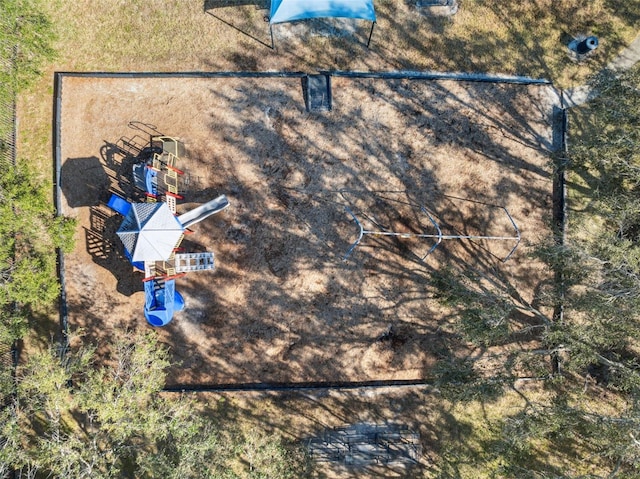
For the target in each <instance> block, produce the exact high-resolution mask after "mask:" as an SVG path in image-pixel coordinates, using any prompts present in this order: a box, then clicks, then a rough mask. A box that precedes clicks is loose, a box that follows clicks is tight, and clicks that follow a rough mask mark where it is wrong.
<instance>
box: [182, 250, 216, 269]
mask: <svg viewBox="0 0 640 479" xmlns="http://www.w3.org/2000/svg"><path fill="white" fill-rule="evenodd" d="M175 267H176V273H188V272H190V271H206V270H212V269H214V268H215V263H214V257H213V253H210V252H208V253H181V254H176V255H175Z"/></svg>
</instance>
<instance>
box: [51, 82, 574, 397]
mask: <svg viewBox="0 0 640 479" xmlns="http://www.w3.org/2000/svg"><path fill="white" fill-rule="evenodd" d="M319 73H320V74H324V75H330V76H342V77H348V78H373V79H385V80H391V79H409V80H456V81H474V82H486V83H511V84H523V85H551V84H552V83H551V82H550V81H549V80H544V79H533V78H528V77H519V76H499V75H495V76H494V75H483V74H470V73H437V72H411V71H399V72H377V73H375V72H372V73H369V72H344V71H320V72H319ZM308 76H309V74H307V73H302V72H242V71H240V72H56V73H55V75H54V95H53V111H54V121H53V159H54V193H53V194H54V201H55V205H56V211H57V214H58V215H61V211H62V210H61V195H62V190H61V178H60V170H61V165H62V158H61V145H60V141H61V135H60V131H61V102H62V94H63V80H64V78H65V77H74V78H78V77H80V78H305V77H308ZM554 118H555V119H556V120H557V119H558V118H560V119H561V121H560V123H558V125H560V128H561V130H560V132H561V141H560V147H559V148H560V150H561V151H562V152H563V154H562V158H563V159H564V158H566V129H567V115H566V110H565V109H562V110H561V112H560V116H557V115H554ZM554 128H555V124H554ZM565 166H566V163H565V162H563V163H562V168H558V170H557V174H556V177H555V178H554V184H553V189H554V191H553V195H554V199H555V198H556V195H557V194H559V197H560V199H559V200H558V202H557V205H558V207H556V201H554V209H553V218H554V223H555V224H561V225H562V228H561V229H562V238H563V240H564V228H565V221H566V214H565V209H566V201H565V197H566V187H565V182H564V181H565V180H564V168H565ZM557 192H560V193H557ZM558 222H559V223H558ZM57 255H58V275H59V279H60V327H61V330H62V339H61V344H60V351H61V355H64V354H65V353H66V351H67V350H68V346H69V344H68V327H69V324H68V309H67V301H66V288H65V271H64V255H63V254H62V251H61V250H58V251H57ZM560 307H561V308H562V305H560ZM520 379H523V380H531V379H532V378H520ZM538 379H539V378H538ZM536 380H537V379H536ZM400 387H429V388H433V387H434V386H433V384H432V383H431V382H430V381H427V380H425V379H414V380H388V381H355V382H353V381H351V382H344V381H343V382H333V381H326V382H300V383H269V382H258V383H235V384H231V383H227V384H176V385H170V386H166V387H165V388H163V389H162V391H163V392H185V393H186V392H192V393H196V392H278V391H280V392H286V391H305V390H358V389H381V388H400Z"/></svg>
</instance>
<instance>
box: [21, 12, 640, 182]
mask: <svg viewBox="0 0 640 479" xmlns="http://www.w3.org/2000/svg"><path fill="white" fill-rule="evenodd" d="M43 3H45V4H44V6H43V7H44V8H45V9H46V11H47V12H48V13H49V14H50V15H51V18H52V19H53V22H54V25H55V28H56V31H57V33H58V37H59V42H58V44H57V49H58V51H59V52H60V56H59V58H58V60H57V61H56V62H55V63H54V64H52V65H50V67H49V69H48V70H47V71H46V72H45V76H44V77H43V80H42V81H41V82H40V83H39V85H37V86H36V87H35V88H34V90H33V91H32V92H31V93H30V94H26V95H24V97H23V99H22V102H21V105H20V112H19V117H20V146H21V149H20V151H21V154H22V155H23V156H24V157H26V158H30V159H31V160H32V161H34V162H36V163H37V164H38V165H40V166H41V167H42V169H43V171H46V169H47V168H48V165H49V154H50V153H49V152H50V151H51V148H50V136H51V128H50V124H51V103H50V98H51V74H52V72H53V71H55V70H57V71H193V70H195V71H220V70H230V71H237V70H250V71H256V70H265V71H269V70H271V71H274V70H276V71H277V70H286V71H304V72H314V71H316V70H318V69H345V70H365V71H369V70H373V71H389V70H396V69H415V70H423V69H431V70H435V71H463V72H487V73H504V74H519V75H529V76H531V77H544V78H548V79H550V80H553V81H554V82H555V83H556V84H557V85H558V86H560V87H570V86H575V85H577V84H582V83H583V82H584V80H585V78H586V77H587V76H588V75H589V74H591V73H592V72H594V71H598V70H599V69H600V68H602V66H604V65H606V64H607V63H608V62H609V61H610V60H611V59H612V58H614V57H615V56H616V54H617V53H618V52H619V51H620V50H621V49H622V48H623V47H624V46H625V45H627V44H628V43H629V42H630V41H631V40H633V38H634V37H635V35H636V33H637V31H638V22H639V19H640V15H639V13H638V12H640V2H639V1H638V0H633V1H629V2H622V1H619V0H600V1H596V2H589V3H588V4H585V3H584V2H579V1H577V0H571V1H564V2H553V1H551V0H538V1H527V2H511V3H509V2H506V3H505V2H498V1H483V0H468V1H464V2H460V9H459V11H458V13H457V14H456V15H455V16H453V17H451V18H434V17H429V16H427V15H425V14H424V11H422V10H419V9H417V8H416V7H415V4H416V3H415V2H414V1H413V0H402V1H392V0H379V1H376V11H377V15H378V23H377V25H376V28H375V31H374V34H373V39H372V43H371V48H369V49H367V48H366V45H365V44H366V39H367V36H368V33H369V28H370V26H369V25H368V24H367V22H355V23H349V22H344V21H341V20H332V21H328V20H327V21H324V20H322V21H316V22H301V23H298V24H295V25H293V26H286V25H278V26H276V27H275V28H274V34H275V37H276V46H277V49H276V50H272V49H271V48H270V46H271V40H270V36H269V27H268V24H267V23H266V22H265V21H264V16H265V15H266V14H267V13H268V11H267V9H266V7H267V4H266V2H261V1H260V0H256V2H255V3H249V4H247V3H248V2H244V1H234V0H189V1H179V0H170V1H160V0H150V1H147V2H138V1H135V2H122V1H116V0H109V1H104V2H101V3H100V4H99V5H96V4H95V2H90V1H87V0H81V1H73V2H70V1H69V0H54V1H51V2H43ZM243 4H244V5H243ZM69 12H74V14H73V15H69ZM590 33H592V34H595V35H598V37H599V38H600V47H599V48H598V50H597V51H596V54H595V55H594V56H593V57H592V58H591V59H590V60H589V61H587V62H585V63H583V64H576V63H574V62H573V61H572V60H571V59H570V58H569V55H568V54H567V50H566V47H565V46H564V44H565V43H566V41H567V38H569V37H571V36H576V35H580V34H590Z"/></svg>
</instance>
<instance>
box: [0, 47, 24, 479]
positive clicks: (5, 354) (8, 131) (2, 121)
mask: <svg viewBox="0 0 640 479" xmlns="http://www.w3.org/2000/svg"><path fill="white" fill-rule="evenodd" d="M2 52H3V54H2V55H1V56H0V68H1V69H2V70H3V73H6V75H7V76H8V77H11V76H13V72H14V70H15V54H16V49H15V48H14V47H12V48H8V49H3V50H2ZM7 56H8V58H7ZM0 88H3V89H4V92H3V93H4V94H3V96H2V99H1V100H0V166H2V167H3V168H9V167H15V166H16V161H17V151H16V145H17V131H18V119H17V93H16V91H15V90H14V89H13V88H12V86H11V85H10V84H9V83H7V82H5V83H4V84H3V85H0ZM5 94H6V96H5ZM8 307H9V308H13V309H15V308H17V305H16V304H10V305H9V306H8ZM19 357H20V348H19V343H18V341H14V342H13V343H11V344H10V345H8V344H2V345H0V367H1V368H3V369H5V368H6V369H8V370H9V371H10V373H11V381H12V384H11V393H10V394H9V395H8V396H7V397H4V398H2V401H3V403H2V407H4V408H9V407H12V406H13V404H14V403H15V401H16V394H17V388H16V371H17V368H18V360H19ZM4 477H5V478H11V479H15V478H16V477H17V472H16V470H15V469H9V470H8V471H7V472H6V474H5V476H4Z"/></svg>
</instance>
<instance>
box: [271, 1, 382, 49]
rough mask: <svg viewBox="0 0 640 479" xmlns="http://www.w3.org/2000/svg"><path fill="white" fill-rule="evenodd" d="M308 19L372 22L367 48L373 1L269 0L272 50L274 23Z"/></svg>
mask: <svg viewBox="0 0 640 479" xmlns="http://www.w3.org/2000/svg"><path fill="white" fill-rule="evenodd" d="M310 18H359V19H363V20H369V21H370V22H372V24H371V31H370V32H369V39H368V40H367V47H369V43H370V42H371V35H372V34H373V27H374V26H375V24H376V12H375V9H374V8H373V0H271V10H270V13H269V27H270V29H271V47H272V48H273V46H274V45H273V28H272V25H273V24H274V23H285V22H294V21H296V20H307V19H310Z"/></svg>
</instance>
